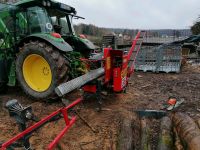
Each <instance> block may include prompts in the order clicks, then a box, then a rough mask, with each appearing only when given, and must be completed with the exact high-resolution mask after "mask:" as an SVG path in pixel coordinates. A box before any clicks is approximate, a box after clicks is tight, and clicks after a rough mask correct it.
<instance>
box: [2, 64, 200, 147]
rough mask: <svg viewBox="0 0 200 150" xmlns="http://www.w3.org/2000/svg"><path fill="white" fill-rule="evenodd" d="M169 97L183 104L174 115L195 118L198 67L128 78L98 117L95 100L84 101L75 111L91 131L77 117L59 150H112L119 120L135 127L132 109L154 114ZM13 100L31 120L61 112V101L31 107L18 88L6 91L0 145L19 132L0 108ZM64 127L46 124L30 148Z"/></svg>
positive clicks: (60, 123) (199, 91) (155, 124)
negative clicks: (124, 90)
mask: <svg viewBox="0 0 200 150" xmlns="http://www.w3.org/2000/svg"><path fill="white" fill-rule="evenodd" d="M77 95H79V93H78V92H76V93H74V94H71V95H70V96H69V98H70V99H74V98H75V97H77ZM169 96H176V97H179V98H183V99H184V100H185V102H184V103H183V104H182V105H181V106H180V107H179V108H178V109H177V110H176V111H181V112H186V113H187V114H189V115H190V116H191V117H192V118H200V111H199V108H200V67H198V66H191V65H186V66H184V67H183V68H182V72H181V73H180V74H173V73H169V74H166V73H159V74H155V73H151V72H147V73H143V72H136V73H134V75H132V77H131V79H130V83H129V87H128V89H127V93H126V94H123V93H119V94H114V95H108V96H106V97H105V99H104V100H103V110H102V111H101V112H97V111H96V110H95V101H94V100H93V101H92V100H90V101H86V102H83V103H82V104H80V105H79V106H77V107H76V108H75V109H76V111H77V112H79V114H80V115H81V116H82V117H83V118H84V119H85V120H87V122H88V124H89V125H90V126H91V127H92V128H93V129H94V130H95V131H93V130H92V129H91V128H89V127H88V126H87V125H86V124H85V123H84V122H83V121H82V120H81V119H80V118H78V119H77V122H76V123H75V125H74V126H73V127H72V128H71V129H70V130H69V132H68V133H67V134H66V135H65V136H64V138H62V140H61V141H60V143H59V147H60V148H59V149H64V150H115V149H116V143H117V142H116V141H117V135H118V133H119V125H120V121H121V120H122V118H123V117H127V118H132V119H135V120H136V121H135V126H136V127H137V126H138V124H137V116H136V114H135V113H134V110H137V109H157V110H159V109H161V108H162V104H163V103H165V102H166V100H167V99H168V97H169ZM13 98H15V99H18V100H19V101H20V102H21V103H22V104H23V105H31V106H32V107H33V110H34V113H35V115H36V116H38V117H39V118H42V117H44V116H46V115H48V114H50V113H51V112H53V111H55V110H57V109H58V108H60V107H62V103H61V101H56V102H49V101H48V102H41V101H38V102H35V101H33V100H30V99H29V98H28V97H26V96H25V94H23V92H21V89H20V88H12V89H9V91H8V94H5V95H1V96H0V108H1V109H0V141H6V140H8V139H9V138H11V137H12V136H14V135H16V134H17V133H18V128H17V125H16V123H15V121H14V120H13V119H11V118H10V117H9V115H8V112H7V111H6V109H5V108H4V106H5V103H6V102H7V101H8V100H10V99H13ZM158 122H159V121H158V120H152V121H150V124H151V127H152V130H153V132H154V134H152V137H151V139H152V141H151V142H152V146H151V149H156V146H157V141H158V138H157V137H158V135H157V134H158V133H159V125H158V124H159V123H158ZM30 124H32V122H30ZM63 127H64V121H63V120H62V119H61V120H59V121H56V122H52V123H49V124H47V125H45V126H44V127H43V128H41V129H39V130H38V131H37V132H35V133H34V135H33V136H32V137H31V139H30V141H31V144H32V147H33V148H34V149H37V150H42V149H45V148H46V147H47V145H48V144H49V143H50V142H51V141H52V140H53V139H54V138H55V136H56V135H57V134H58V133H59V131H61V130H62V129H63ZM138 128H139V127H138ZM134 134H135V135H134V137H135V138H134V139H133V140H134V143H135V144H134V148H135V149H140V143H139V138H140V132H139V131H135V132H134Z"/></svg>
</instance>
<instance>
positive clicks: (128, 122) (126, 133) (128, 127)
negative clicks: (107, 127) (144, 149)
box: [117, 118, 133, 150]
mask: <svg viewBox="0 0 200 150" xmlns="http://www.w3.org/2000/svg"><path fill="white" fill-rule="evenodd" d="M132 122H133V120H132V119H126V118H123V119H122V121H121V125H120V132H119V135H118V141H117V150H133V134H132V133H133V128H132Z"/></svg>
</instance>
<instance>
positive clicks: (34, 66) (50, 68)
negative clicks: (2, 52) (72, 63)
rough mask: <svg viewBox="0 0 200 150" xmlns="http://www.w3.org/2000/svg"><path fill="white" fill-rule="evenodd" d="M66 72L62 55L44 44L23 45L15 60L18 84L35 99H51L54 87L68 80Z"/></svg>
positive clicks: (66, 63) (65, 61)
mask: <svg viewBox="0 0 200 150" xmlns="http://www.w3.org/2000/svg"><path fill="white" fill-rule="evenodd" d="M68 71H69V68H68V62H67V60H66V59H65V58H64V57H63V55H62V54H60V53H59V51H58V50H55V49H53V48H52V47H50V46H48V45H47V44H45V43H40V42H30V43H28V44H25V46H24V47H23V48H22V49H21V52H20V53H19V55H18V57H17V60H16V74H17V79H18V82H19V83H20V84H21V87H22V89H23V90H24V91H25V93H26V94H28V95H30V96H31V97H33V98H36V99H44V98H50V97H52V96H53V95H54V89H55V87H56V86H58V85H59V83H62V82H65V81H67V80H68Z"/></svg>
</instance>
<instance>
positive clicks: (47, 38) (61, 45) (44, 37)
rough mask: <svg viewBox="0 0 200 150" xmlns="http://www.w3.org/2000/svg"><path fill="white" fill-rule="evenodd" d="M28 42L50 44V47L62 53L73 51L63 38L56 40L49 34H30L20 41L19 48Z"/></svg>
mask: <svg viewBox="0 0 200 150" xmlns="http://www.w3.org/2000/svg"><path fill="white" fill-rule="evenodd" d="M30 40H39V41H44V42H46V43H50V44H51V45H52V46H54V47H56V48H57V49H58V50H60V51H62V52H70V51H73V48H72V47H71V46H70V45H69V44H68V43H67V42H65V41H64V39H63V38H56V37H53V36H52V35H50V34H32V35H30V36H27V37H26V38H24V39H22V40H21V41H20V43H19V47H21V46H22V45H23V44H24V43H26V42H28V41H30Z"/></svg>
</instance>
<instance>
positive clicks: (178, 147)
mask: <svg viewBox="0 0 200 150" xmlns="http://www.w3.org/2000/svg"><path fill="white" fill-rule="evenodd" d="M173 131H174V140H175V142H174V146H175V150H184V148H183V145H182V143H181V140H180V137H179V136H178V133H177V131H176V128H173Z"/></svg>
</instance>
